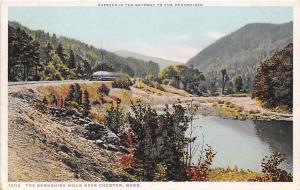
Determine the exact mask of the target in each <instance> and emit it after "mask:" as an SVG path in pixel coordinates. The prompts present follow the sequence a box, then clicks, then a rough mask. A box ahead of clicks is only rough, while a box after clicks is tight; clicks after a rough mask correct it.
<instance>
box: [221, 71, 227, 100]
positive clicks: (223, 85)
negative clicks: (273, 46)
mask: <svg viewBox="0 0 300 190" xmlns="http://www.w3.org/2000/svg"><path fill="white" fill-rule="evenodd" d="M221 74H222V94H224V89H225V85H226V82H227V81H228V80H229V76H228V74H227V70H226V69H222V70H221Z"/></svg>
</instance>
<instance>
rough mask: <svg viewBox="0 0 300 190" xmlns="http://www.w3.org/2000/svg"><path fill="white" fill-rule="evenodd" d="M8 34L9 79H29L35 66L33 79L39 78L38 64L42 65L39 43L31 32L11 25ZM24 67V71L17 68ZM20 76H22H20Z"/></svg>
mask: <svg viewBox="0 0 300 190" xmlns="http://www.w3.org/2000/svg"><path fill="white" fill-rule="evenodd" d="M8 29H9V34H8V66H9V69H8V71H9V80H24V81H27V80H28V79H29V77H30V75H29V74H30V71H34V70H31V69H32V68H34V67H35V74H33V72H32V79H34V78H35V79H37V78H38V76H37V75H38V66H39V65H40V52H39V46H40V45H39V43H38V42H37V41H35V40H34V39H33V38H32V37H31V36H30V35H29V34H27V33H26V32H25V31H24V30H21V29H20V28H17V29H15V28H13V27H9V28H8ZM20 67H23V69H22V70H23V72H22V74H21V72H18V71H17V68H20ZM34 75H35V77H33V76H34ZM19 76H20V77H19Z"/></svg>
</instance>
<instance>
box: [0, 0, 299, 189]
mask: <svg viewBox="0 0 300 190" xmlns="http://www.w3.org/2000/svg"><path fill="white" fill-rule="evenodd" d="M98 3H199V4H203V5H204V6H293V8H294V9H293V12H294V19H293V22H294V24H293V33H294V38H293V39H294V47H293V48H294V83H293V84H294V95H293V97H294V112H293V114H294V117H293V118H294V124H293V127H294V128H293V135H294V147H293V148H294V149H293V156H294V159H293V168H294V182H290V183H258V182H256V183H255V182H141V183H139V184H140V185H141V188H107V189H156V190H161V189H199V190H200V189H212V190H215V189H228V190H234V189H243V190H248V189H249V190H253V189H263V190H265V189H272V190H277V189H278V190H284V189H292V190H294V189H295V190H300V173H299V171H300V149H299V147H298V145H299V144H300V139H299V138H300V137H299V134H300V129H299V128H298V127H300V110H299V108H300V107H299V106H300V105H299V103H300V101H299V98H298V97H300V96H299V95H300V88H299V79H300V65H299V64H300V56H299V55H300V54H299V53H300V51H299V50H300V35H299V32H300V23H299V19H300V1H298V0H276V1H275V0H274V1H257V0H248V1H227V0H219V1H201V0H198V1H195V0H193V1H181V0H177V1H173V0H168V1H162V0H161V1H160V0H154V1H146V0H144V1H138V0H111V1H109V0H103V1H100V0H99V1H94V0H93V1H92V0H86V1H83V0H82V1H78V0H77V1H74V0H62V1H57V0H56V1H51V0H44V1H37V0H23V1H3V2H1V17H0V18H1V33H0V34H1V40H0V42H1V51H0V56H1V67H0V71H1V74H0V80H1V81H0V82H1V96H0V101H1V104H0V105H1V112H0V113H1V115H0V119H1V129H0V130H1V165H0V166H1V176H0V177H1V184H0V189H8V183H7V179H8V176H7V169H8V167H7V161H8V160H7V156H8V155H7V153H8V150H7V149H8V148H7V139H8V137H7V123H8V114H7V108H8V101H7V92H8V91H7V89H8V83H7V55H8V52H7V44H8V43H7V28H8V27H7V24H8V21H7V16H8V15H7V13H8V7H9V6H97V4H98ZM49 183H51V182H49ZM49 183H48V184H49ZM67 183H68V184H78V183H75V182H74V183H72V182H67ZM99 183H100V184H116V183H111V182H99ZM99 183H98V184H99ZM22 184H25V182H23V183H22ZM26 184H30V183H26ZM43 184H47V183H43ZM55 184H58V183H57V182H55ZM81 184H91V183H88V182H85V183H81ZM92 184H95V183H92ZM117 184H124V185H125V184H128V183H126V182H121V183H117ZM9 189H13V188H9ZM16 189H22V190H23V189H25V190H26V189H72V190H75V189H89V190H90V189H106V188H25V187H23V188H16Z"/></svg>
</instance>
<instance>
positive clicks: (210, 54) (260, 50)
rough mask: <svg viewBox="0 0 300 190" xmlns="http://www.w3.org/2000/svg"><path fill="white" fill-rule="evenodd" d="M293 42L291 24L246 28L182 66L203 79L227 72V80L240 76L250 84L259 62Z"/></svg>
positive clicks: (217, 42)
mask: <svg viewBox="0 0 300 190" xmlns="http://www.w3.org/2000/svg"><path fill="white" fill-rule="evenodd" d="M292 41H293V23H292V22H290V23H284V24H268V23H252V24H247V25H245V26H244V27H242V28H240V29H238V30H237V31H235V32H233V33H231V34H229V35H227V36H225V37H223V38H221V39H219V40H217V41H216V42H214V43H213V44H211V45H209V46H208V47H206V48H205V49H203V50H202V51H201V52H199V53H198V54H197V55H195V56H194V57H192V58H191V59H190V60H189V61H188V62H187V63H186V64H187V65H188V66H193V67H194V68H198V69H200V71H202V72H203V73H204V74H205V76H206V77H209V78H214V77H219V75H220V69H221V68H225V69H227V71H228V73H229V75H230V77H231V78H232V77H234V76H236V75H242V78H243V80H246V79H250V81H253V79H254V76H255V73H256V69H257V68H258V66H259V64H260V62H262V61H264V60H266V59H267V58H269V57H271V56H272V55H273V54H274V53H275V52H276V51H278V50H281V49H282V48H284V47H285V46H287V45H288V44H289V43H291V42H292Z"/></svg>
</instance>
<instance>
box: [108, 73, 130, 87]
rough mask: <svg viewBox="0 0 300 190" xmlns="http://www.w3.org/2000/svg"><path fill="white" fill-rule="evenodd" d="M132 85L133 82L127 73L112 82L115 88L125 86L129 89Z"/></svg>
mask: <svg viewBox="0 0 300 190" xmlns="http://www.w3.org/2000/svg"><path fill="white" fill-rule="evenodd" d="M132 85H133V83H132V81H131V80H130V78H129V77H128V76H127V75H122V76H120V77H119V78H117V79H116V80H115V81H114V82H113V83H112V87H113V88H123V89H127V90H129V89H130V86H132Z"/></svg>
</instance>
